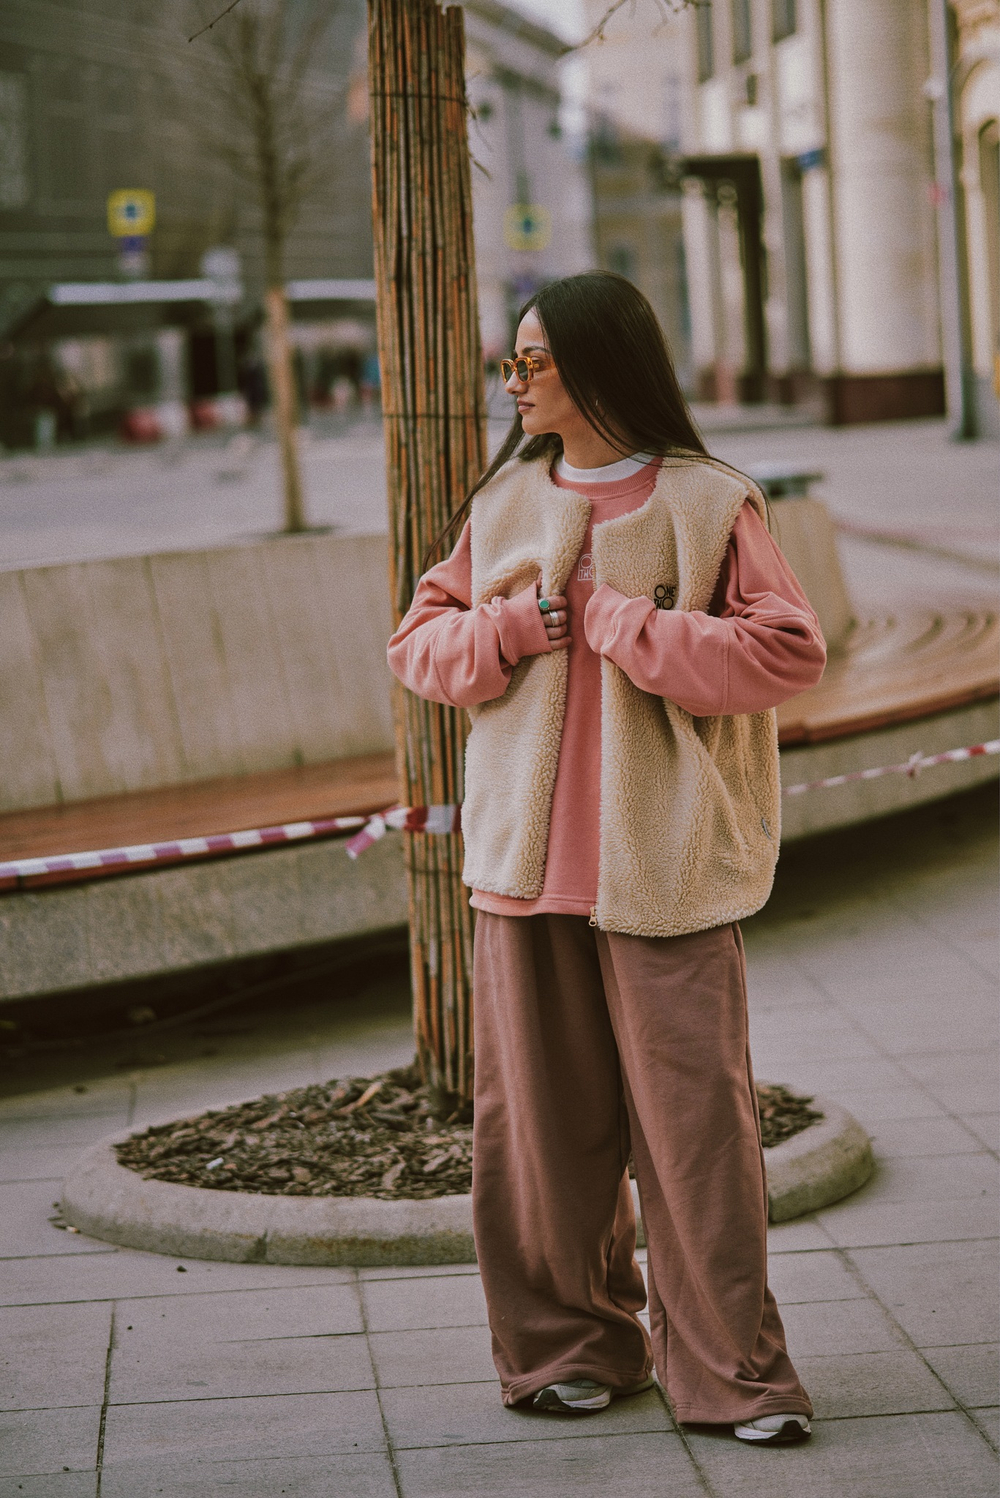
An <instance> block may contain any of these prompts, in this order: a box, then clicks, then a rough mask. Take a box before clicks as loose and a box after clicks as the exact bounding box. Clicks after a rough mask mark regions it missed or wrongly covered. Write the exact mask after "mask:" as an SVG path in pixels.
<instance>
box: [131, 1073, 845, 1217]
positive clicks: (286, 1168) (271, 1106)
mask: <svg viewBox="0 0 1000 1498" xmlns="http://www.w3.org/2000/svg"><path fill="white" fill-rule="evenodd" d="M757 1099H758V1103H759V1106H760V1114H761V1130H762V1134H763V1139H764V1145H765V1148H766V1147H768V1146H770V1145H773V1144H777V1143H779V1142H780V1141H781V1140H782V1139H789V1138H791V1136H792V1135H793V1134H797V1133H799V1131H800V1130H802V1129H804V1128H807V1127H808V1125H809V1124H810V1123H812V1122H813V1121H814V1120H815V1119H818V1118H822V1116H823V1115H822V1114H821V1113H817V1112H816V1111H815V1109H813V1108H811V1107H810V1106H809V1104H810V1103H811V1101H812V1099H811V1098H800V1097H795V1096H794V1095H793V1094H792V1093H790V1092H789V1091H788V1090H787V1089H786V1088H784V1087H765V1086H762V1085H761V1086H758V1088H757ZM435 1101H436V1099H435V1096H434V1094H433V1093H432V1091H431V1089H430V1088H429V1087H426V1086H424V1085H422V1084H421V1081H420V1076H419V1074H418V1072H417V1070H416V1068H415V1067H406V1068H402V1069H400V1070H398V1071H390V1072H384V1073H383V1074H382V1075H381V1076H378V1077H351V1078H349V1079H348V1080H346V1081H343V1082H336V1081H334V1082H328V1083H326V1084H325V1085H323V1086H315V1087H297V1088H295V1089H294V1090H292V1091H290V1092H282V1093H278V1094H276V1095H273V1096H266V1097H260V1098H255V1099H254V1100H253V1101H252V1102H249V1103H238V1104H236V1105H235V1106H233V1107H231V1108H221V1109H217V1110H214V1111H212V1112H209V1113H203V1114H201V1115H200V1116H199V1117H197V1118H187V1119H180V1120H178V1121H177V1122H175V1123H168V1124H160V1125H158V1126H157V1127H155V1128H150V1129H147V1130H146V1131H145V1133H143V1134H134V1135H133V1136H132V1138H131V1139H127V1140H126V1141H125V1142H124V1143H123V1144H119V1145H117V1146H116V1153H117V1155H118V1160H119V1163H120V1164H122V1165H126V1166H128V1168H129V1169H130V1170H135V1171H137V1172H138V1173H139V1174H140V1175H141V1176H143V1177H144V1178H145V1179H146V1180H157V1181H175V1182H178V1183H180V1184H181V1185H185V1186H207V1187H210V1188H212V1189H213V1190H216V1191H254V1192H260V1193H263V1194H264V1195H265V1196H376V1197H381V1198H382V1199H383V1200H393V1199H396V1198H406V1199H408V1200H411V1201H412V1200H421V1199H426V1198H428V1197H435V1196H452V1195H465V1194H467V1193H468V1192H469V1191H470V1190H471V1189H472V1117H471V1107H469V1106H466V1107H465V1108H464V1109H463V1110H461V1111H460V1112H455V1113H452V1114H451V1115H450V1116H449V1117H447V1118H442V1117H440V1116H439V1114H438V1113H437V1112H436V1111H435Z"/></svg>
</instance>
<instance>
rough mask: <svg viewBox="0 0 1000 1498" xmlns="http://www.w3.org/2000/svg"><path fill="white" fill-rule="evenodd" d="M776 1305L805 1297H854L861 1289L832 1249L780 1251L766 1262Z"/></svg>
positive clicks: (806, 1299) (804, 1298)
mask: <svg viewBox="0 0 1000 1498" xmlns="http://www.w3.org/2000/svg"><path fill="white" fill-rule="evenodd" d="M768 1281H769V1283H770V1286H771V1289H772V1290H773V1291H774V1295H775V1298H776V1299H777V1301H778V1304H779V1305H795V1304H796V1303H798V1302H799V1301H809V1300H831V1301H832V1300H857V1299H858V1298H859V1297H861V1298H862V1299H863V1298H864V1295H865V1291H864V1289H863V1288H862V1287H861V1286H860V1285H859V1284H858V1282H857V1280H856V1279H854V1277H853V1276H852V1274H851V1272H850V1270H849V1269H848V1268H847V1266H846V1265H845V1264H844V1261H843V1259H842V1258H841V1257H840V1255H839V1254H836V1253H811V1254H780V1255H776V1256H775V1257H774V1258H773V1259H771V1260H770V1262H769V1263H768Z"/></svg>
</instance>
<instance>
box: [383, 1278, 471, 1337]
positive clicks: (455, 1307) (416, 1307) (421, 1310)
mask: <svg viewBox="0 0 1000 1498" xmlns="http://www.w3.org/2000/svg"><path fill="white" fill-rule="evenodd" d="M361 1293H362V1295H363V1297H364V1303H365V1316H366V1320H367V1324H368V1328H369V1330H370V1331H373V1332H384V1331H418V1330H423V1329H430V1328H433V1327H442V1326H485V1325H486V1299H485V1297H484V1295H483V1287H482V1285H481V1284H480V1282H479V1277H478V1275H463V1276H460V1277H459V1276H452V1275H449V1276H447V1277H442V1278H433V1279H421V1280H366V1281H364V1282H363V1284H362V1292H361Z"/></svg>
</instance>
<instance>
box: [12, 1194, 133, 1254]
mask: <svg viewBox="0 0 1000 1498" xmlns="http://www.w3.org/2000/svg"><path fill="white" fill-rule="evenodd" d="M58 1200H59V1191H58V1190H57V1189H56V1188H54V1187H53V1186H52V1184H51V1182H49V1181H15V1182H8V1184H7V1185H5V1186H0V1259H11V1258H23V1257H25V1256H26V1255H31V1254H56V1255H62V1254H93V1253H107V1249H108V1245H107V1244H106V1243H98V1241H97V1240H96V1238H87V1237H84V1235H83V1234H82V1233H67V1232H65V1231H64V1230H62V1229H60V1228H57V1227H55V1226H54V1225H53V1224H52V1223H51V1222H49V1220H48V1219H49V1217H51V1216H52V1215H53V1213H54V1210H55V1209H54V1207H53V1202H57V1201H58Z"/></svg>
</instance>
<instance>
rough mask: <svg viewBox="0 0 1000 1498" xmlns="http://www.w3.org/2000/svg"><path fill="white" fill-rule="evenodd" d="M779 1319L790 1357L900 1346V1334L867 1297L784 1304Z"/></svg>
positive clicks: (882, 1350) (890, 1349)
mask: <svg viewBox="0 0 1000 1498" xmlns="http://www.w3.org/2000/svg"><path fill="white" fill-rule="evenodd" d="M781 1316H782V1320H783V1321H784V1323H785V1331H786V1333H787V1337H788V1348H789V1351H790V1352H791V1354H792V1357H793V1358H800V1357H810V1356H813V1357H815V1356H827V1357H829V1356H831V1355H833V1354H835V1353H854V1352H891V1351H894V1350H895V1349H897V1348H898V1347H899V1346H900V1338H899V1335H898V1333H897V1332H896V1331H895V1329H894V1328H893V1325H892V1323H891V1322H890V1320H889V1318H888V1317H887V1316H886V1314H885V1312H884V1311H883V1310H882V1308H881V1306H879V1305H878V1303H877V1302H876V1301H874V1300H870V1299H867V1298H866V1299H865V1300H827V1301H806V1302H802V1303H801V1304H799V1305H785V1306H783V1307H782V1310H781Z"/></svg>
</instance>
